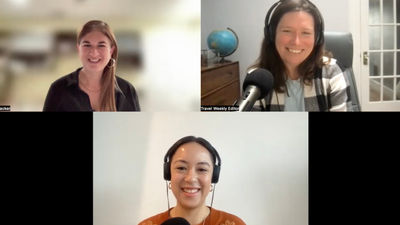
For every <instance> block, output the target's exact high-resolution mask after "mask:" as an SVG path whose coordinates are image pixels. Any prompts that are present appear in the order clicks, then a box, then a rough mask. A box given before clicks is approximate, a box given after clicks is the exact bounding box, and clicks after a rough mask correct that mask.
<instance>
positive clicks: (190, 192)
mask: <svg viewBox="0 0 400 225" xmlns="http://www.w3.org/2000/svg"><path fill="white" fill-rule="evenodd" d="M181 190H182V191H183V192H184V193H185V194H186V195H189V196H192V195H196V194H197V193H199V192H200V188H191V187H190V188H181Z"/></svg>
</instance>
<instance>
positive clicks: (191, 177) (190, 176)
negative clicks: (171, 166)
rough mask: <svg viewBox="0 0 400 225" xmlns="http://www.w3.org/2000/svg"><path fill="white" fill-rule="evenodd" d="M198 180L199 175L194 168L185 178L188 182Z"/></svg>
mask: <svg viewBox="0 0 400 225" xmlns="http://www.w3.org/2000/svg"><path fill="white" fill-rule="evenodd" d="M196 179H197V173H196V171H195V169H194V168H192V169H190V170H188V171H187V173H186V176H185V181H186V182H192V181H196Z"/></svg>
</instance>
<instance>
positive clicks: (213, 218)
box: [138, 208, 246, 225]
mask: <svg viewBox="0 0 400 225" xmlns="http://www.w3.org/2000/svg"><path fill="white" fill-rule="evenodd" d="M167 219H169V213H168V211H165V212H163V213H160V214H157V215H155V216H152V217H150V218H147V219H145V220H143V221H142V222H140V223H139V224H138V225H160V224H161V223H163V222H164V221H166V220H167ZM198 225H203V222H201V223H199V224H198ZM204 225H246V224H245V223H244V222H243V220H241V219H240V218H239V217H237V216H235V215H232V214H229V213H226V212H224V211H220V210H217V209H214V208H212V209H211V212H210V215H209V216H208V217H207V218H206V221H205V223H204Z"/></svg>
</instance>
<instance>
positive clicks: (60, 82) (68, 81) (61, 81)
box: [51, 69, 79, 88]
mask: <svg viewBox="0 0 400 225" xmlns="http://www.w3.org/2000/svg"><path fill="white" fill-rule="evenodd" d="M78 70H79V69H78ZM78 70H75V71H74V72H71V73H69V74H67V75H64V76H62V77H60V78H58V79H57V80H55V81H54V82H53V83H52V84H51V86H52V87H58V88H59V87H66V86H69V85H72V84H78Z"/></svg>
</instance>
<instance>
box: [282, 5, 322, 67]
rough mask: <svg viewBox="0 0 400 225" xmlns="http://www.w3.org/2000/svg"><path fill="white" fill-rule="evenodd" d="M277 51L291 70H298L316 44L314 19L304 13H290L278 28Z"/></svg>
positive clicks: (283, 18) (284, 17) (284, 16)
mask: <svg viewBox="0 0 400 225" xmlns="http://www.w3.org/2000/svg"><path fill="white" fill-rule="evenodd" d="M275 40H276V41H275V46H276V49H277V51H278V53H279V55H280V57H281V59H282V61H283V63H284V64H285V66H286V67H287V68H289V69H296V68H297V67H298V66H299V65H300V64H301V63H302V62H303V61H304V60H305V59H306V58H307V57H308V56H309V55H310V53H311V52H312V50H313V48H314V42H315V32H314V19H313V17H312V15H310V14H309V13H307V12H304V11H297V12H288V13H286V14H285V15H283V16H282V18H281V20H280V21H279V23H278V26H277V28H276V38H275Z"/></svg>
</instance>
